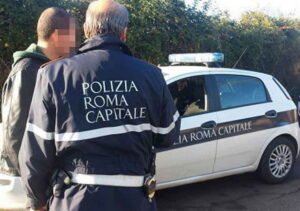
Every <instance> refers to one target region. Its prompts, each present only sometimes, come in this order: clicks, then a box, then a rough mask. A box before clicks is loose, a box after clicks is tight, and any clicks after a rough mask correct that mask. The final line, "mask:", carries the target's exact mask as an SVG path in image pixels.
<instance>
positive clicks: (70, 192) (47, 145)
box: [19, 0, 180, 211]
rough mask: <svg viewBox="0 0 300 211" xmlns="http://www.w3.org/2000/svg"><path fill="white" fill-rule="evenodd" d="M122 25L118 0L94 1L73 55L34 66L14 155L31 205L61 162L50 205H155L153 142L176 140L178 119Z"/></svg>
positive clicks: (113, 210)
mask: <svg viewBox="0 0 300 211" xmlns="http://www.w3.org/2000/svg"><path fill="white" fill-rule="evenodd" d="M127 24H128V12H127V9H126V8H125V7H124V6H123V5H121V4H119V3H117V2H115V1H113V0H100V1H96V2H92V3H91V4H90V5H89V8H88V10H87V13H86V22H85V24H84V30H85V35H86V37H87V38H88V39H87V40H86V41H85V42H84V44H83V45H82V46H81V48H80V50H79V53H78V55H76V56H74V57H73V58H70V59H63V60H60V61H58V62H56V63H53V64H49V65H47V66H46V67H44V68H42V69H41V70H40V71H39V73H38V77H37V84H36V87H35V91H34V95H33V100H32V105H31V108H30V113H29V118H28V123H27V130H26V132H25V136H24V138H23V143H22V149H21V153H20V155H19V162H20V168H21V175H22V180H23V182H24V184H25V188H26V192H27V194H28V197H29V198H30V199H31V208H32V209H40V208H41V207H43V206H45V204H46V201H47V195H46V192H47V191H46V190H47V186H48V183H49V182H48V181H49V178H50V177H51V175H52V174H53V172H54V171H55V170H56V169H58V168H59V169H60V170H61V171H63V172H64V174H62V175H68V176H69V177H68V176H67V177H66V178H65V183H66V185H64V186H63V188H62V191H61V193H59V194H56V193H55V196H52V197H51V199H50V201H49V206H50V210H85V211H89V210H105V211H119V210H122V211H126V210H128V211H142V210H156V203H155V200H154V198H152V197H153V187H154V182H153V181H154V179H153V174H154V173H153V172H154V171H153V168H154V167H153V166H154V165H153V162H152V161H153V147H157V148H160V147H168V146H170V145H172V143H173V142H174V141H176V139H178V137H179V125H180V119H179V113H178V112H177V110H176V107H175V105H174V103H173V100H172V97H171V95H170V92H169V90H168V87H167V85H166V83H165V81H164V78H163V76H162V74H161V72H160V71H159V69H157V68H156V67H154V66H152V65H150V64H148V63H145V62H143V61H141V60H139V59H136V58H134V57H133V56H132V55H131V53H130V51H129V49H128V47H127V46H126V44H125V43H124V42H125V41H126V32H127ZM59 175H60V174H59ZM68 178H70V180H71V183H69V182H70V181H68Z"/></svg>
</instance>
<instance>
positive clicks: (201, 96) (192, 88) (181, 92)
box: [169, 76, 208, 117]
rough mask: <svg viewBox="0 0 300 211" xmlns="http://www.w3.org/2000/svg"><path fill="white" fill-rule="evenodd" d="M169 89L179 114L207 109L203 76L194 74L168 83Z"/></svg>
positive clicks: (191, 113) (185, 114)
mask: <svg viewBox="0 0 300 211" xmlns="http://www.w3.org/2000/svg"><path fill="white" fill-rule="evenodd" d="M169 89H170V92H171V94H172V96H173V99H174V103H175V104H176V106H177V109H178V111H179V113H180V115H181V116H183V117H184V116H190V115H194V114H199V113H203V112H206V111H208V102H207V94H206V90H205V84H204V77H202V76H194V77H189V78H184V79H181V80H178V81H175V82H173V83H171V84H170V85H169Z"/></svg>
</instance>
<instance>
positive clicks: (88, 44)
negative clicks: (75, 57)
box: [77, 33, 132, 56]
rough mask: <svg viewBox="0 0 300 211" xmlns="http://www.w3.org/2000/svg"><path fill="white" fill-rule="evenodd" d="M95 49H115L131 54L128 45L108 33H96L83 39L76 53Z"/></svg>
mask: <svg viewBox="0 0 300 211" xmlns="http://www.w3.org/2000/svg"><path fill="white" fill-rule="evenodd" d="M96 49H116V50H119V51H122V52H123V53H125V54H127V55H129V56H132V54H131V52H130V50H129V48H128V46H127V45H126V44H125V43H123V42H122V41H121V40H120V39H119V38H118V37H117V36H115V35H113V34H109V33H107V34H103V35H97V36H94V37H92V38H89V39H87V40H85V42H84V43H83V44H82V45H81V46H80V48H79V50H78V52H77V54H81V53H85V52H87V51H91V50H96Z"/></svg>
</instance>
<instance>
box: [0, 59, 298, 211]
mask: <svg viewBox="0 0 300 211" xmlns="http://www.w3.org/2000/svg"><path fill="white" fill-rule="evenodd" d="M169 60H170V62H171V63H172V65H170V66H166V67H161V69H162V72H163V74H164V77H165V79H166V81H167V84H168V86H169V89H170V92H171V94H172V96H173V98H174V103H175V104H176V106H177V108H178V111H179V113H180V115H181V117H182V120H181V134H180V138H179V140H178V141H175V142H174V143H173V145H172V146H171V147H169V148H166V149H163V150H160V151H157V158H156V164H157V165H156V168H157V180H158V189H163V188H169V187H174V186H179V185H184V184H189V183H194V182H199V181H204V180H209V179H214V178H219V177H224V176H228V175H233V174H241V173H245V172H251V171H257V172H258V174H259V176H260V177H261V178H262V179H263V180H265V181H266V182H269V183H279V182H282V181H284V180H285V179H286V178H287V177H288V176H289V175H290V173H291V171H292V169H293V166H294V164H295V160H296V158H297V156H298V154H299V147H298V146H299V141H300V138H299V131H300V130H299V124H298V119H297V110H296V106H295V104H294V103H293V101H292V100H291V97H290V96H289V94H288V93H287V91H286V90H285V88H284V87H283V86H282V85H281V84H280V83H279V82H278V81H277V80H276V79H275V78H274V77H272V76H270V75H267V74H262V73H258V72H251V71H246V70H237V69H225V68H219V67H203V66H199V65H198V64H199V63H206V64H207V65H208V66H211V65H212V64H218V63H220V62H223V60H224V55H223V54H220V53H212V54H209V53H207V54H177V55H176V54H175V55H170V57H169ZM191 63H195V64H194V65H193V66H186V65H185V64H191ZM0 146H1V144H0ZM0 196H1V200H0V209H1V208H6V209H7V208H9V209H12V208H13V209H16V208H17V209H18V208H24V206H25V201H26V199H25V193H24V191H23V189H22V186H21V180H20V178H19V177H9V176H5V175H0Z"/></svg>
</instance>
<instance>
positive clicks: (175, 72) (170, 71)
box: [159, 66, 270, 80]
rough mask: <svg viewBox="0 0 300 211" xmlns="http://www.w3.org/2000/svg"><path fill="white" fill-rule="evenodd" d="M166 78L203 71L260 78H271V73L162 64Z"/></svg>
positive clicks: (205, 72) (204, 72)
mask: <svg viewBox="0 0 300 211" xmlns="http://www.w3.org/2000/svg"><path fill="white" fill-rule="evenodd" d="M159 68H160V69H161V70H162V73H163V75H164V77H165V79H166V80H169V79H172V78H176V77H178V76H181V75H186V74H190V73H198V72H201V73H203V74H234V75H239V74H241V75H249V76H255V77H259V78H266V77H267V78H269V77H270V75H268V74H265V73H260V72H255V71H250V70H242V69H233V68H218V67H203V66H161V67H159Z"/></svg>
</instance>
